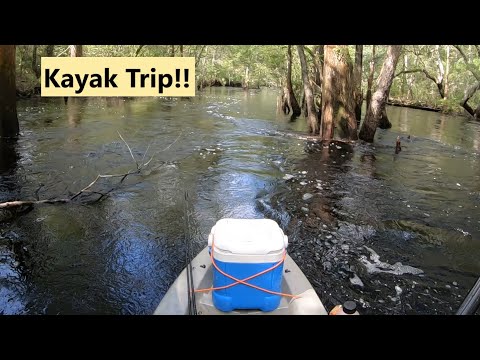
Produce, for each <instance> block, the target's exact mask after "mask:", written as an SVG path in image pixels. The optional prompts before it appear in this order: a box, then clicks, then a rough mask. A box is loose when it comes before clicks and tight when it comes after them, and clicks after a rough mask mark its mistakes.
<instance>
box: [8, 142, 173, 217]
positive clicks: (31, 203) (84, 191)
mask: <svg viewBox="0 0 480 360" xmlns="http://www.w3.org/2000/svg"><path fill="white" fill-rule="evenodd" d="M118 135H119V136H120V138H121V139H122V140H123V142H124V143H125V145H127V148H128V150H129V152H130V155H131V157H132V159H133V160H134V161H135V165H136V169H131V170H129V171H127V172H126V173H120V174H98V175H97V177H96V178H95V179H94V180H93V181H92V182H90V184H88V185H87V186H85V187H84V188H83V189H81V190H80V191H78V192H77V193H75V194H74V195H72V196H70V197H68V198H57V199H43V200H40V199H39V196H38V191H39V190H40V188H41V187H42V186H43V184H42V185H41V186H40V187H39V188H38V189H37V190H36V191H35V197H36V199H37V200H14V201H6V202H2V203H0V210H2V209H4V210H10V209H16V208H21V207H24V206H27V207H32V206H35V205H40V204H66V203H70V202H73V201H74V200H75V199H77V198H78V197H79V196H80V195H82V194H97V195H100V197H99V198H97V199H95V200H94V201H91V202H90V203H92V202H98V201H100V200H101V199H102V198H104V197H106V196H107V195H108V194H109V193H111V192H112V191H113V190H115V189H116V188H115V187H113V188H111V189H110V190H108V191H106V192H100V191H94V190H91V188H92V187H93V186H94V185H95V184H96V183H97V182H98V180H100V179H110V178H121V179H120V181H119V183H118V184H121V183H123V181H124V180H125V179H126V178H127V177H128V176H129V175H136V174H140V173H141V170H142V169H143V168H145V167H146V166H148V164H150V162H151V161H152V160H153V158H154V157H155V155H156V154H157V153H158V152H162V151H166V150H168V149H170V148H171V147H172V146H173V145H174V144H175V143H176V142H177V141H178V139H180V137H181V135H182V133H180V135H178V136H177V138H176V139H175V140H174V141H173V142H172V143H171V144H170V145H168V146H167V147H165V148H164V149H162V150H160V151H158V152H157V153H155V154H154V155H152V157H151V158H150V160H148V161H147V162H146V163H144V162H143V161H144V159H145V156H146V155H147V153H148V150H149V149H150V146H151V144H150V145H148V147H147V150H146V151H145V154H144V155H143V158H142V162H141V163H140V164H139V163H138V161H137V160H136V159H135V157H134V156H133V151H132V149H131V147H130V145H128V143H127V142H126V141H125V140H124V139H123V137H122V135H120V133H118Z"/></svg>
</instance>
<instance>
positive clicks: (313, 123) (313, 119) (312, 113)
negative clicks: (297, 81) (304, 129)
mask: <svg viewBox="0 0 480 360" xmlns="http://www.w3.org/2000/svg"><path fill="white" fill-rule="evenodd" d="M297 50H298V57H299V58H300V65H301V67H302V79H303V90H304V99H305V102H306V105H307V114H306V115H307V119H308V120H307V121H308V128H309V130H310V133H311V134H313V135H317V134H318V133H319V131H320V126H319V125H320V124H319V123H318V117H317V109H316V108H315V101H314V99H313V90H312V87H311V85H310V80H309V79H308V66H307V59H306V58H305V52H304V51H303V45H297Z"/></svg>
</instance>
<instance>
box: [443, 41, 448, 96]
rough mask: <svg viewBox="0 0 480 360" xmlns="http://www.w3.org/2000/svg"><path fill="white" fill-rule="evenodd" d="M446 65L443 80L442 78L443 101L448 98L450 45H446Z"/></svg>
mask: <svg viewBox="0 0 480 360" xmlns="http://www.w3.org/2000/svg"><path fill="white" fill-rule="evenodd" d="M446 52H447V64H446V65H445V78H444V91H443V94H444V97H443V98H444V99H445V100H446V99H447V97H448V75H449V74H450V45H447V49H446Z"/></svg>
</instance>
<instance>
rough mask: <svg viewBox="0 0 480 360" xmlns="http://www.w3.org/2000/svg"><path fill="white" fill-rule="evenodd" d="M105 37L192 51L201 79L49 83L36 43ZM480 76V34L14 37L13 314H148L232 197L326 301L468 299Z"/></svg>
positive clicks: (132, 53) (385, 303) (2, 207)
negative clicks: (167, 41) (191, 91)
mask: <svg viewBox="0 0 480 360" xmlns="http://www.w3.org/2000/svg"><path fill="white" fill-rule="evenodd" d="M110 56H124V57H194V58H195V86H196V93H195V96H194V97H137V98H133V97H90V98H87V97H69V98H67V97H65V98H63V97H42V96H41V90H40V80H41V76H42V74H41V71H40V69H41V68H40V66H41V61H42V57H110ZM479 90H480V45H381V46H380V45H229V46H227V45H168V46H167V45H17V46H15V45H0V314H4V315H21V314H51V315H59V314H60V315H63V314H152V313H153V312H154V310H155V308H156V307H157V305H158V304H159V302H160V301H161V300H162V298H163V297H164V295H165V293H166V292H167V290H168V289H169V287H170V286H171V285H172V283H173V282H174V281H175V279H176V278H177V276H178V275H179V274H180V272H181V271H182V270H183V269H184V268H185V266H186V261H185V253H186V251H187V250H186V247H187V243H186V241H185V239H186V236H187V235H186V234H188V236H189V238H190V239H191V244H190V245H188V246H191V247H192V252H193V254H194V255H195V254H196V253H199V252H200V251H201V250H202V249H203V248H205V246H206V245H207V238H208V234H209V232H210V229H211V228H212V226H213V225H214V224H215V223H216V222H217V221H218V220H219V219H221V218H226V217H232V218H268V219H273V220H275V221H276V222H277V223H278V224H279V225H280V227H281V229H282V230H283V231H284V233H285V234H286V235H288V239H289V245H288V248H287V251H288V254H289V255H290V256H291V258H292V259H293V260H294V261H295V262H296V263H297V264H298V266H299V268H300V269H301V271H302V272H303V273H304V274H305V276H306V277H307V279H308V280H309V281H310V283H311V285H312V286H313V288H314V289H315V292H316V293H317V295H318V297H319V298H320V299H321V301H322V302H323V304H324V305H325V308H326V309H327V311H329V310H331V309H332V308H333V307H334V306H335V305H337V304H341V303H343V302H344V301H346V300H353V301H355V302H356V303H357V306H358V310H359V312H360V313H361V314H367V315H392V314H399V315H414V314H425V315H435V314H438V315H448V314H455V313H456V311H457V310H458V309H459V307H460V306H461V304H462V303H463V301H464V299H465V297H466V296H467V294H468V293H469V291H470V290H471V288H472V287H473V286H474V284H475V283H476V281H477V279H478V277H479V276H480V209H479V208H478V206H480V91H479ZM187 213H188V219H189V220H188V221H185V219H186V218H187V216H186V214H187ZM479 295H480V294H479Z"/></svg>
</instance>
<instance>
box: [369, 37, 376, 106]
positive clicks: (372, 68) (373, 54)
mask: <svg viewBox="0 0 480 360" xmlns="http://www.w3.org/2000/svg"><path fill="white" fill-rule="evenodd" d="M374 73H375V45H372V59H371V60H370V71H369V73H368V80H367V110H368V107H369V106H370V102H371V101H372V85H373V75H374Z"/></svg>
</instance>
